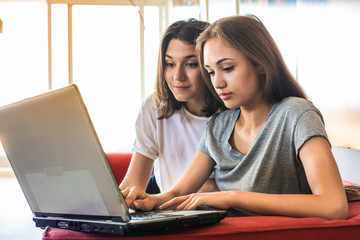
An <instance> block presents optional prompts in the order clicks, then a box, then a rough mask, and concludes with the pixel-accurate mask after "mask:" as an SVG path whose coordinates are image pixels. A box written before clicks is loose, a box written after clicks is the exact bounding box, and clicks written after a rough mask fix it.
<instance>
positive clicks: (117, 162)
mask: <svg viewBox="0 0 360 240" xmlns="http://www.w3.org/2000/svg"><path fill="white" fill-rule="evenodd" d="M106 157H107V159H108V161H109V163H110V166H111V169H112V170H113V173H114V175H115V178H116V181H117V182H118V184H120V183H121V181H122V180H123V179H124V177H125V174H126V172H127V170H128V167H129V164H130V161H131V157H132V153H107V154H106Z"/></svg>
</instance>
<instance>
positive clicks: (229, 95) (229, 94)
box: [219, 93, 232, 100]
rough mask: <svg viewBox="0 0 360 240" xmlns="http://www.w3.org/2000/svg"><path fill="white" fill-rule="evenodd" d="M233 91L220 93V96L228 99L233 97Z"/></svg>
mask: <svg viewBox="0 0 360 240" xmlns="http://www.w3.org/2000/svg"><path fill="white" fill-rule="evenodd" d="M231 95H232V94H231V93H220V94H219V96H220V98H221V99H222V100H228V99H229V98H230V97H231Z"/></svg>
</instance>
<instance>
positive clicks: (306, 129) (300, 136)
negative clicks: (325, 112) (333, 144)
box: [294, 110, 330, 156]
mask: <svg viewBox="0 0 360 240" xmlns="http://www.w3.org/2000/svg"><path fill="white" fill-rule="evenodd" d="M315 136H321V137H324V138H325V139H326V140H327V141H329V140H328V136H327V134H326V130H325V126H324V121H323V118H322V115H321V113H320V112H318V111H315V110H309V111H306V112H304V113H303V114H302V115H301V116H300V117H299V119H298V121H297V124H296V127H295V134H294V138H295V139H294V144H295V149H296V155H297V156H299V150H300V148H301V147H302V146H303V145H304V143H305V142H306V141H307V140H309V139H310V138H312V137H315ZM329 144H330V143H329Z"/></svg>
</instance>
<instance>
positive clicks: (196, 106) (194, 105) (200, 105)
mask: <svg viewBox="0 0 360 240" xmlns="http://www.w3.org/2000/svg"><path fill="white" fill-rule="evenodd" d="M185 108H186V109H187V110H188V111H189V112H191V113H192V114H194V115H195V116H199V117H204V116H205V115H206V113H205V112H204V111H203V110H204V108H205V100H203V101H199V102H196V101H188V102H186V103H185Z"/></svg>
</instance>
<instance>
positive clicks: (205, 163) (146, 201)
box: [122, 151, 214, 211]
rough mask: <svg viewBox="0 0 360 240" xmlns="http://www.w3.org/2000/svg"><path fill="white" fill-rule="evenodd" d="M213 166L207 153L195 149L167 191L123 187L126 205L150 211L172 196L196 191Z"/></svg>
mask: <svg viewBox="0 0 360 240" xmlns="http://www.w3.org/2000/svg"><path fill="white" fill-rule="evenodd" d="M213 168H214V161H213V160H212V159H211V158H210V157H209V156H208V155H207V154H205V153H203V152H200V151H196V153H195V156H194V158H193V159H192V161H191V162H190V164H189V166H188V167H187V169H186V170H185V172H184V173H183V174H182V176H181V177H180V179H179V180H178V181H177V183H176V184H175V185H174V186H173V187H172V188H171V189H170V190H169V191H168V192H165V193H161V194H157V195H149V194H146V193H145V192H144V191H143V190H142V189H140V188H139V187H133V188H126V189H124V190H123V191H122V193H123V195H124V197H125V201H126V203H127V205H128V207H132V208H134V209H140V210H143V211H150V210H152V209H154V208H158V206H160V205H161V204H163V203H165V202H166V201H169V200H170V199H172V198H174V197H177V196H181V195H186V194H189V193H193V192H196V191H198V190H199V189H200V187H201V186H202V185H203V184H204V182H205V181H206V180H207V179H208V178H209V176H210V174H211V172H212V171H213Z"/></svg>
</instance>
